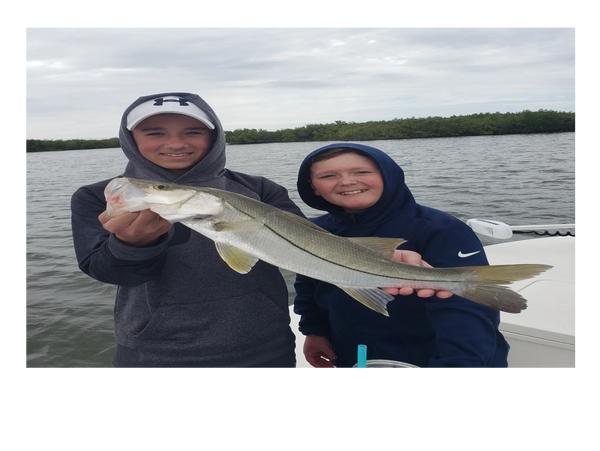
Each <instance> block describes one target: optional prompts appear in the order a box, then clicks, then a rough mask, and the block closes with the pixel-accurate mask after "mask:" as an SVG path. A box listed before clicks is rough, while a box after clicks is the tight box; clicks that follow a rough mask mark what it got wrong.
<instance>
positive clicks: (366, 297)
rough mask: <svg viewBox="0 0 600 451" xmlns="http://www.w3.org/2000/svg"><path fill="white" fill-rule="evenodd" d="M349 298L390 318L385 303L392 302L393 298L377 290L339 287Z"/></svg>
mask: <svg viewBox="0 0 600 451" xmlns="http://www.w3.org/2000/svg"><path fill="white" fill-rule="evenodd" d="M339 288H341V289H342V290H344V291H345V292H346V293H347V294H348V295H349V296H352V297H353V298H354V299H356V300H357V301H358V302H360V303H361V304H363V305H364V306H366V307H369V308H370V309H371V310H375V311H376V312H377V313H381V314H382V315H384V316H390V315H389V313H388V311H387V303H388V302H390V301H393V300H394V296H392V295H391V294H389V293H386V292H385V291H383V290H381V289H379V288H349V287H339Z"/></svg>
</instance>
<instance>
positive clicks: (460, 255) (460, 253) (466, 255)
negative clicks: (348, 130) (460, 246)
mask: <svg viewBox="0 0 600 451" xmlns="http://www.w3.org/2000/svg"><path fill="white" fill-rule="evenodd" d="M480 252H481V251H477V252H471V253H469V254H463V253H462V251H459V252H458V256H459V257H460V258H465V257H470V256H471V255H475V254H479V253H480Z"/></svg>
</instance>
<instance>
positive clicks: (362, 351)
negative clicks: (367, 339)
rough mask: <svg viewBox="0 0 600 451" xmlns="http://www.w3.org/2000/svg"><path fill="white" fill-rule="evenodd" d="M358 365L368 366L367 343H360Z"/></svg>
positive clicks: (360, 366) (359, 366)
mask: <svg viewBox="0 0 600 451" xmlns="http://www.w3.org/2000/svg"><path fill="white" fill-rule="evenodd" d="M356 367H357V368H366V367H367V345H358V360H357V362H356Z"/></svg>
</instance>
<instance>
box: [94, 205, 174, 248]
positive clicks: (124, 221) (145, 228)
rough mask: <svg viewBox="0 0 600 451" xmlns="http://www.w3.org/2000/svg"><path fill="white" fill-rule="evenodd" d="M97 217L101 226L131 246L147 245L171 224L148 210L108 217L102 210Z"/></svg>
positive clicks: (155, 239)
mask: <svg viewBox="0 0 600 451" xmlns="http://www.w3.org/2000/svg"><path fill="white" fill-rule="evenodd" d="M98 219H99V220H100V222H101V223H102V226H103V227H104V228H105V229H106V230H108V231H109V232H111V233H114V234H115V236H116V237H117V238H118V239H119V240H121V241H123V242H124V243H127V244H129V245H131V246H138V247H141V246H148V245H150V244H153V243H154V242H155V241H157V240H158V238H159V237H160V236H161V235H163V234H165V233H167V231H168V230H169V229H170V228H171V226H172V224H171V223H170V222H169V221H167V220H166V219H164V218H162V217H161V216H159V215H157V214H156V213H154V212H153V211H150V210H142V211H135V212H125V213H121V214H120V215H118V216H115V217H112V218H111V217H109V216H108V215H107V214H106V212H103V213H102V214H101V215H100V216H98Z"/></svg>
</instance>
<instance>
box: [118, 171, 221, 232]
mask: <svg viewBox="0 0 600 451" xmlns="http://www.w3.org/2000/svg"><path fill="white" fill-rule="evenodd" d="M121 180H123V179H121ZM125 180H126V182H120V183H123V184H126V188H122V189H121V191H122V193H121V194H120V198H121V199H123V202H124V203H129V205H130V206H131V207H133V208H138V207H141V206H142V205H144V206H145V208H149V209H150V210H152V211H153V212H155V213H157V214H159V215H160V216H162V217H163V218H165V219H167V220H169V221H171V222H176V221H182V220H184V219H192V218H193V219H205V218H208V217H212V216H215V215H218V214H219V213H221V212H222V211H223V204H222V201H221V199H220V198H219V197H216V196H214V195H212V194H209V193H208V192H206V191H205V190H204V189H203V188H197V187H191V186H182V185H176V184H173V183H163V182H154V181H150V180H139V179H125ZM111 183H112V182H111ZM139 209H143V208H139ZM127 211H137V210H129V209H127Z"/></svg>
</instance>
